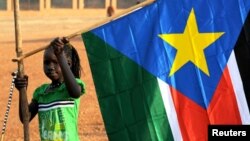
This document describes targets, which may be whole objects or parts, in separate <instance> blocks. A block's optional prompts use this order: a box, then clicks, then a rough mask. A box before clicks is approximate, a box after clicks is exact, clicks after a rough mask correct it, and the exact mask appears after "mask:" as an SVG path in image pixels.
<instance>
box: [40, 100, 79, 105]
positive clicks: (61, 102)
mask: <svg viewBox="0 0 250 141" xmlns="http://www.w3.org/2000/svg"><path fill="white" fill-rule="evenodd" d="M64 103H70V104H74V101H55V102H52V103H48V104H39V106H50V105H53V104H64Z"/></svg>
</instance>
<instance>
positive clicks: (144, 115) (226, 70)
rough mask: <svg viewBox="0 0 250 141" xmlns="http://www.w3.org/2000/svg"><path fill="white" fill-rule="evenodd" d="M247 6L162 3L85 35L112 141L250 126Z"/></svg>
mask: <svg viewBox="0 0 250 141" xmlns="http://www.w3.org/2000/svg"><path fill="white" fill-rule="evenodd" d="M249 10H250V1H249V0H157V1H155V2H154V3H152V4H150V5H148V6H145V7H143V8H141V9H138V10H136V11H133V12H132V13H130V14H128V15H125V16H123V17H121V18H118V19H116V20H114V21H112V22H110V23H107V24H104V25H102V26H100V27H97V28H95V29H93V30H91V31H89V32H86V33H83V34H82V37H83V41H84V44H85V47H86V50H87V55H88V60H89V64H90V67H91V72H92V75H93V80H94V84H95V88H96V93H97V97H98V101H99V105H100V108H101V113H102V117H103V120H104V124H105V128H106V132H107V135H108V138H109V140H111V141H116V140H119V141H167V140H170V141H172V140H176V141H180V140H185V141H189V140H190V141H196V140H197V141H202V140H207V135H208V133H207V132H208V131H207V128H208V125H209V124H230V125H231V124H233V125H242V124H250V114H249V104H250V13H249Z"/></svg>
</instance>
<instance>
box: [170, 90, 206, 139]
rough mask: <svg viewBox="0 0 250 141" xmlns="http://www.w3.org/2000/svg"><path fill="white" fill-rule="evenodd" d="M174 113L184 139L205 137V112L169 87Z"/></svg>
mask: <svg viewBox="0 0 250 141" xmlns="http://www.w3.org/2000/svg"><path fill="white" fill-rule="evenodd" d="M171 93H172V97H173V101H174V105H175V108H176V114H177V118H178V121H179V126H180V130H181V134H182V138H183V140H184V141H204V140H206V139H207V125H208V123H209V120H208V117H207V112H206V110H204V109H203V108H202V107H200V106H199V105H197V104H196V103H194V102H193V101H192V100H190V99H189V98H187V97H186V96H184V95H183V94H181V93H179V92H178V91H176V90H175V89H174V88H171Z"/></svg>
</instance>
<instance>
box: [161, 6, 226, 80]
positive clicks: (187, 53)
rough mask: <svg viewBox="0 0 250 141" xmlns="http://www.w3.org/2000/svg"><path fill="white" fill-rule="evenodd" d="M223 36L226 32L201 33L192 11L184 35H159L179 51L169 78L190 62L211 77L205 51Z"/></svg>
mask: <svg viewBox="0 0 250 141" xmlns="http://www.w3.org/2000/svg"><path fill="white" fill-rule="evenodd" d="M223 34H224V32H217V33H199V31H198V27H197V23H196V17H195V13H194V10H193V9H192V10H191V13H190V15H189V17H188V20H187V25H186V27H185V30H184V33H173V34H160V35H159V36H160V37H161V38H162V39H163V40H164V41H166V42H167V43H168V44H170V45H171V46H172V47H174V48H175V49H177V53H176V56H175V59H174V62H173V65H172V68H171V70H170V73H169V76H171V75H173V74H174V73H175V72H176V71H178V70H179V69H180V68H181V67H183V66H184V65H185V64H186V63H188V62H189V61H190V62H192V63H193V64H194V65H196V66H197V67H198V68H199V69H200V70H201V71H203V72H204V73H205V74H207V75H208V76H209V71H208V67H207V61H206V58H205V54H204V49H206V48H207V47H208V46H209V45H211V44H212V43H213V42H215V41H216V40H217V39H218V38H220V37H221V35H223Z"/></svg>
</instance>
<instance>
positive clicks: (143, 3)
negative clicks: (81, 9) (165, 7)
mask: <svg viewBox="0 0 250 141" xmlns="http://www.w3.org/2000/svg"><path fill="white" fill-rule="evenodd" d="M155 1H156V0H146V1H144V2H142V3H139V4H137V5H135V6H132V7H130V8H128V9H126V10H124V11H123V12H121V13H119V14H115V15H113V16H111V17H107V18H106V19H105V20H102V21H100V22H98V23H96V24H94V25H91V26H89V27H86V28H85V29H82V30H80V31H78V32H75V33H73V34H70V35H68V36H66V38H68V39H72V38H74V37H76V36H78V35H81V34H82V33H85V32H88V31H90V30H92V29H95V28H97V27H99V26H102V25H104V24H106V23H109V22H111V21H113V20H115V19H117V18H119V17H122V16H124V15H127V14H128V13H130V12H132V11H134V10H136V9H138V8H141V7H144V6H147V5H149V4H151V3H153V2H155ZM48 47H49V45H46V46H42V47H40V48H37V49H35V50H32V51H30V52H28V53H25V54H23V55H21V56H18V57H17V58H14V59H12V61H13V62H19V61H21V60H23V59H24V58H27V57H29V56H31V55H34V54H36V53H38V52H40V51H43V50H44V49H46V48H48Z"/></svg>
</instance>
